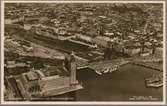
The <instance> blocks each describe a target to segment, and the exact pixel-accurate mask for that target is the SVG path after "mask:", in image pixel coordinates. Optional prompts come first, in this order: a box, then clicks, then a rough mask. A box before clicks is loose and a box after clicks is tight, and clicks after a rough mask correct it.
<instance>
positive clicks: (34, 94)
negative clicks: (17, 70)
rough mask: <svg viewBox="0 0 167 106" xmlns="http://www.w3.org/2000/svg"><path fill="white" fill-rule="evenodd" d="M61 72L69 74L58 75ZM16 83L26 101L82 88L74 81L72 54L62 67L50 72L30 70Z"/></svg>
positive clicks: (74, 68)
mask: <svg viewBox="0 0 167 106" xmlns="http://www.w3.org/2000/svg"><path fill="white" fill-rule="evenodd" d="M48 71H49V72H48ZM63 71H64V72H69V73H70V74H69V75H68V74H60V73H62V72H63ZM16 82H17V85H18V88H19V89H20V91H21V94H22V96H23V98H26V99H27V100H30V99H35V98H44V97H51V96H52V97H53V96H56V95H60V94H64V93H68V92H72V91H76V90H79V89H82V88H83V87H82V86H81V85H80V83H79V82H78V81H77V79H76V62H75V58H74V55H73V54H72V55H71V56H70V57H69V58H67V59H66V60H65V61H64V65H63V67H61V66H57V67H56V66H55V67H54V68H52V71H51V70H32V71H29V72H27V73H23V74H22V75H21V77H20V78H19V79H17V80H16Z"/></svg>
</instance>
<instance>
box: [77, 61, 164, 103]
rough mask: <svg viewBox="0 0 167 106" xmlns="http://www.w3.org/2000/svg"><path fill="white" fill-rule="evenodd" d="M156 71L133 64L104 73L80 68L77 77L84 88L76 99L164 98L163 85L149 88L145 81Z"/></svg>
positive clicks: (126, 99) (127, 99) (123, 99)
mask: <svg viewBox="0 0 167 106" xmlns="http://www.w3.org/2000/svg"><path fill="white" fill-rule="evenodd" d="M156 73H159V72H158V71H155V70H152V69H148V68H144V67H140V66H136V65H131V64H127V65H125V66H123V67H121V68H120V69H119V70H118V71H116V72H113V73H108V74H104V75H98V74H96V73H95V72H94V71H93V70H90V69H83V70H78V71H77V79H78V80H79V81H81V82H82V84H83V87H84V89H82V90H78V91H77V92H76V95H75V96H76V100H77V101H129V100H130V98H132V97H134V96H136V97H145V98H146V100H151V99H148V98H149V97H151V98H153V99H152V100H157V101H159V100H162V95H163V87H160V88H147V87H146V86H145V82H144V81H145V80H144V79H145V78H148V77H151V76H152V74H156ZM140 100H143V99H140Z"/></svg>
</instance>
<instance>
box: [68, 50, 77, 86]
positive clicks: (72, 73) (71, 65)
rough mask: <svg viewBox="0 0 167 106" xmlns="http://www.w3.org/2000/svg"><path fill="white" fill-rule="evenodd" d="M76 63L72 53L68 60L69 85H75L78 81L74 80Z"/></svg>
mask: <svg viewBox="0 0 167 106" xmlns="http://www.w3.org/2000/svg"><path fill="white" fill-rule="evenodd" d="M76 68H77V67H76V62H75V57H74V54H73V52H72V54H71V55H70V59H69V71H70V84H77V83H78V81H77V80H76Z"/></svg>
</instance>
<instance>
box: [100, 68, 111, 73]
mask: <svg viewBox="0 0 167 106" xmlns="http://www.w3.org/2000/svg"><path fill="white" fill-rule="evenodd" d="M109 71H110V68H105V69H104V70H103V71H102V72H103V73H108V72H109Z"/></svg>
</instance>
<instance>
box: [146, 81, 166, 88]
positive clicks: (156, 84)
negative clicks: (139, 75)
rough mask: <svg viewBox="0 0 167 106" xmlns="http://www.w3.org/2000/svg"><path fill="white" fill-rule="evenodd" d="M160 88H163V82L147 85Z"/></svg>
mask: <svg viewBox="0 0 167 106" xmlns="http://www.w3.org/2000/svg"><path fill="white" fill-rule="evenodd" d="M161 86H163V81H157V82H153V83H148V84H147V87H154V88H159V87H161Z"/></svg>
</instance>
